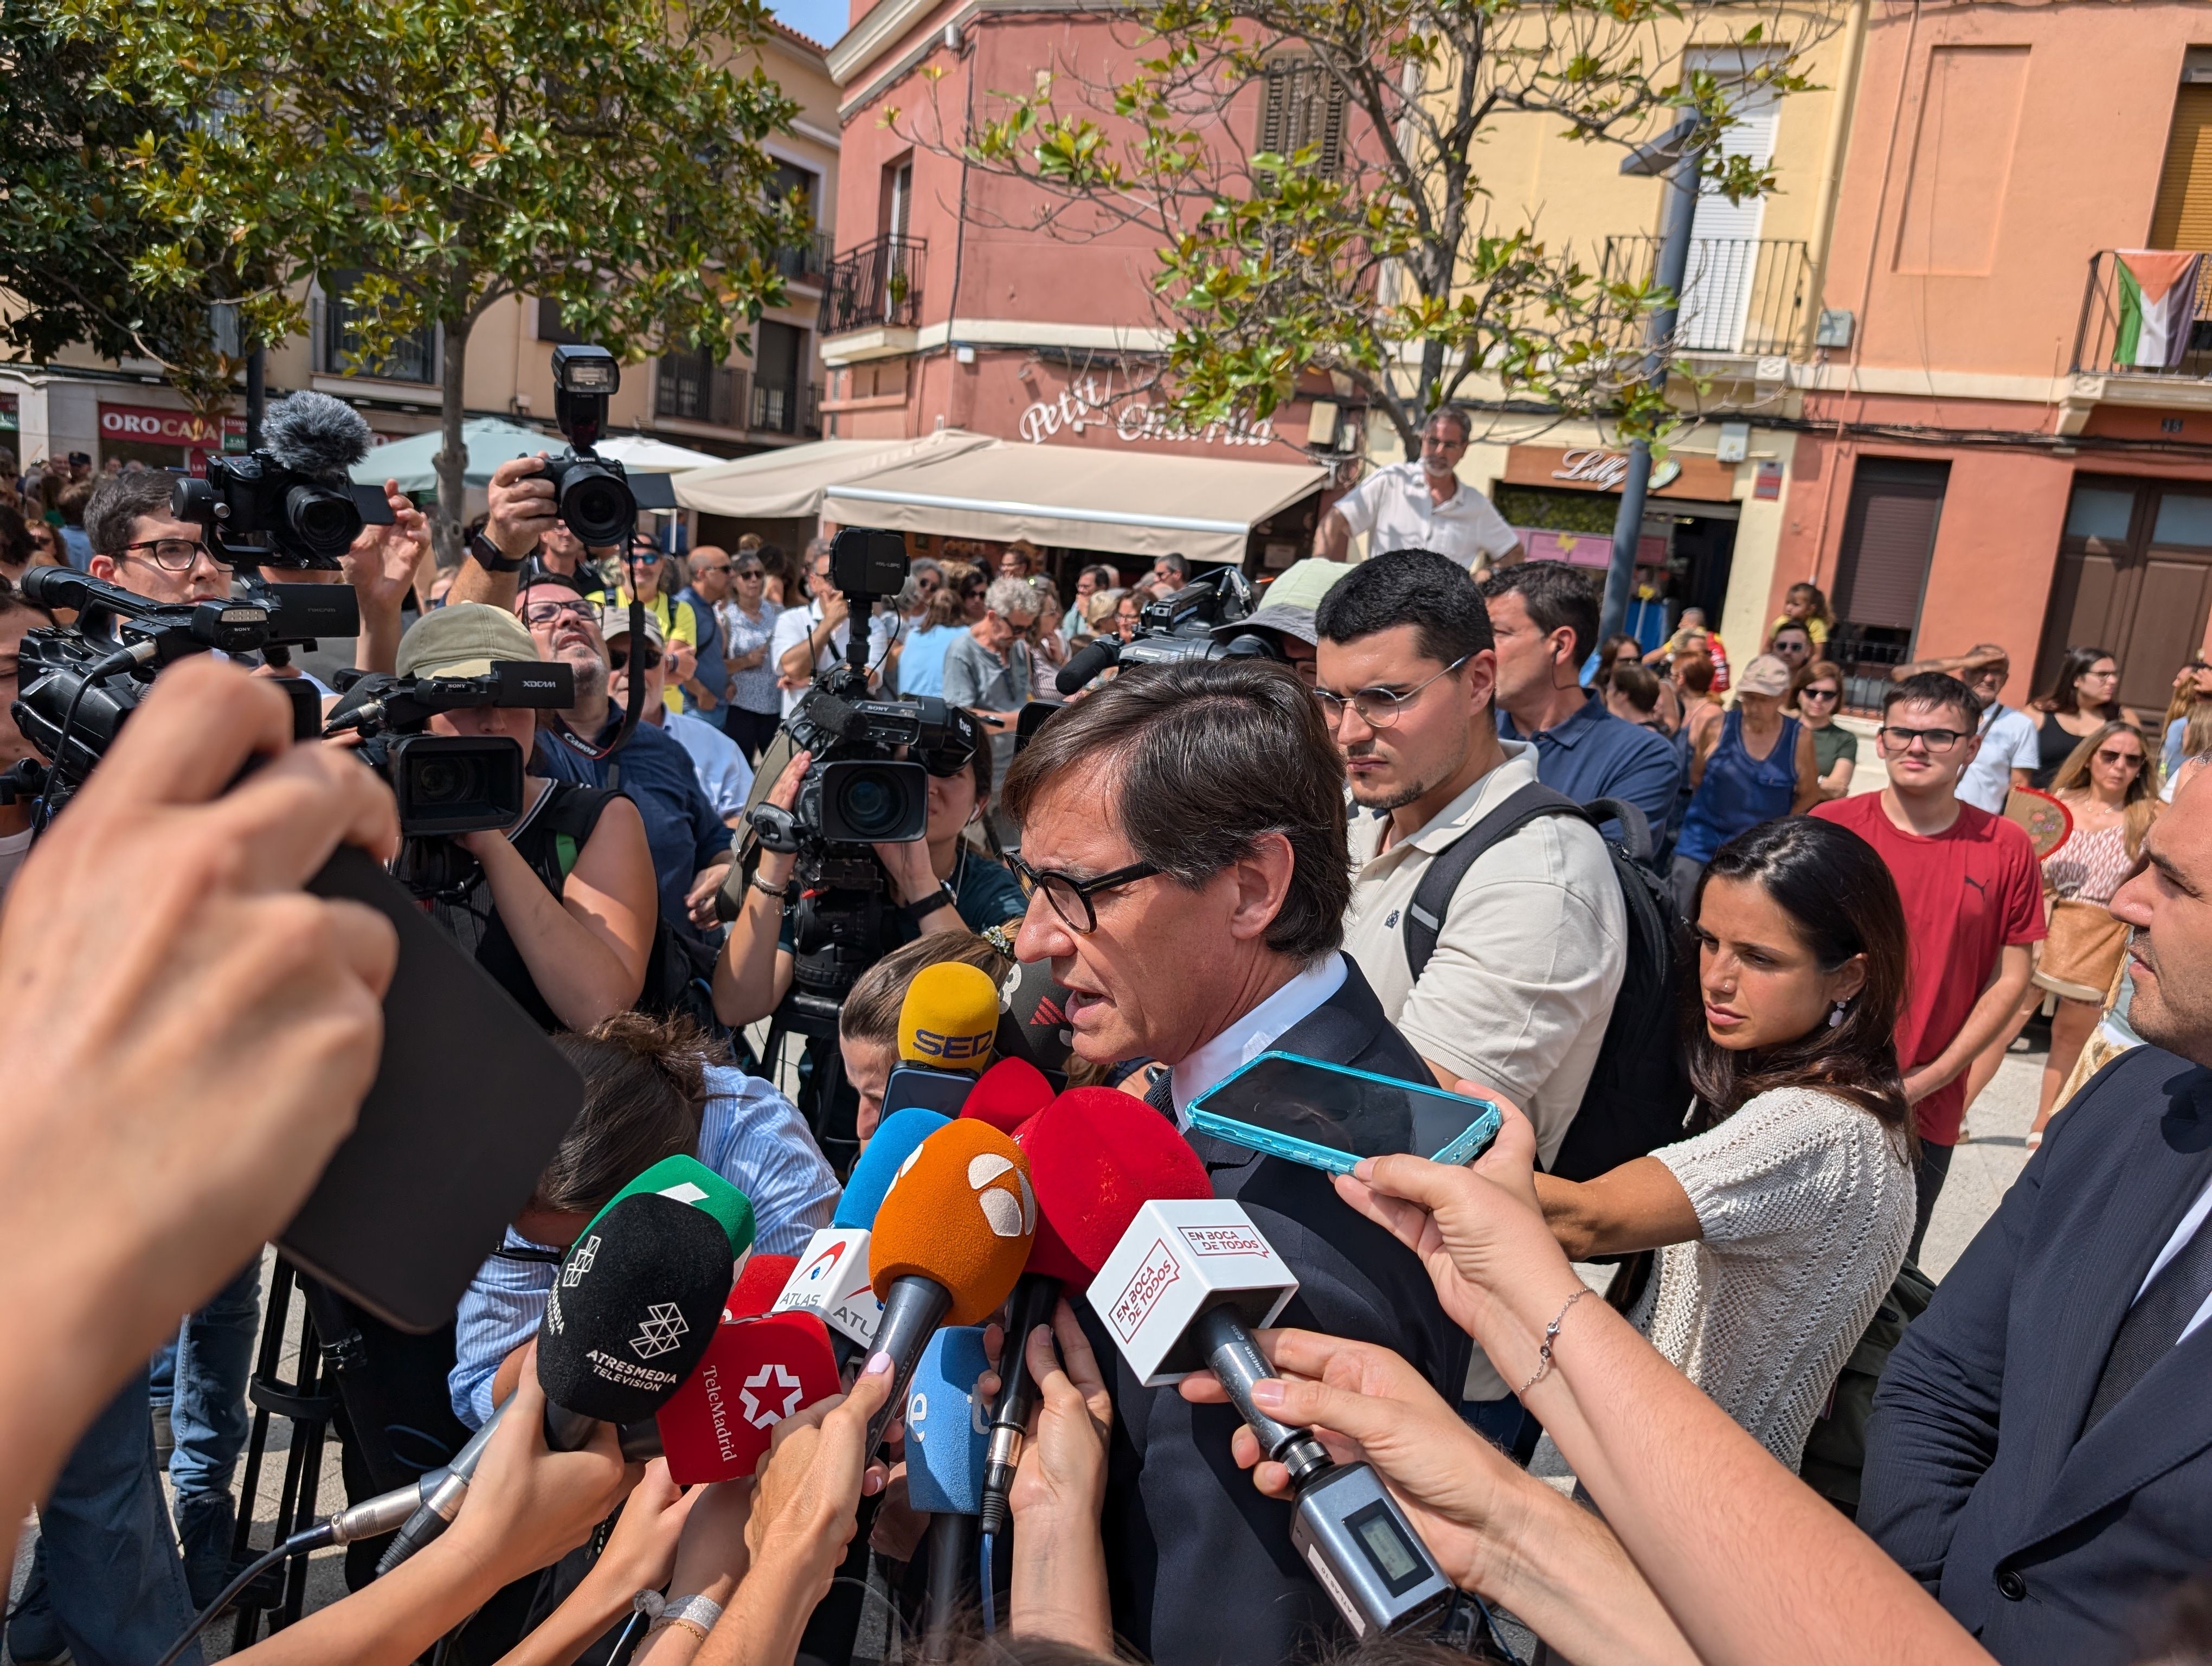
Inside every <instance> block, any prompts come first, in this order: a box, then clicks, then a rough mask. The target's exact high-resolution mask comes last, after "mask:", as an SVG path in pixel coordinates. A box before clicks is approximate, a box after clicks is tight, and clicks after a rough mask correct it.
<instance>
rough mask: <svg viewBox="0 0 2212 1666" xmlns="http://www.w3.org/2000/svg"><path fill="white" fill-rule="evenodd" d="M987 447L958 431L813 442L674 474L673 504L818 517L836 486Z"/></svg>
mask: <svg viewBox="0 0 2212 1666" xmlns="http://www.w3.org/2000/svg"><path fill="white" fill-rule="evenodd" d="M991 443H992V441H991V438H990V436H989V435H984V434H969V433H966V432H963V430H961V429H939V431H938V432H936V433H934V434H931V435H924V436H923V437H922V438H921V439H919V440H817V441H814V442H812V443H811V444H810V445H804V446H786V447H781V449H779V450H775V451H767V452H762V453H758V454H757V455H756V456H752V457H740V458H738V459H737V460H736V461H735V462H732V463H721V464H718V465H715V466H714V467H713V468H709V469H694V470H691V471H689V472H686V473H684V474H679V475H678V476H676V477H675V485H676V501H677V502H678V503H680V504H682V505H683V506H684V508H687V509H698V510H702V511H703V512H704V513H706V514H710V515H742V516H746V517H749V518H750V519H753V520H782V519H784V518H786V517H788V516H794V515H815V514H821V513H822V495H823V492H824V491H826V490H827V489H829V488H830V487H831V486H834V485H836V484H837V483H839V482H841V481H846V480H852V479H855V478H857V477H860V476H861V475H866V474H873V473H875V472H876V471H878V470H881V469H886V468H892V467H895V466H896V465H899V464H902V463H908V462H913V461H915V460H916V459H926V458H933V457H949V456H951V455H953V454H955V453H959V452H963V451H971V450H973V449H975V447H978V446H987V445H989V444H991Z"/></svg>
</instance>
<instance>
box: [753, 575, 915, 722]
mask: <svg viewBox="0 0 2212 1666" xmlns="http://www.w3.org/2000/svg"><path fill="white" fill-rule="evenodd" d="M806 593H807V596H808V597H809V600H808V602H807V604H806V605H805V607H787V608H785V609H784V611H782V612H781V613H780V614H778V615H777V616H776V621H775V635H774V636H773V637H771V638H770V639H769V650H768V652H769V659H770V660H773V661H774V662H775V669H776V686H777V687H778V688H781V690H783V714H784V715H785V716H786V717H788V716H790V715H791V712H792V708H793V707H794V706H796V705H798V703H799V696H802V695H804V694H805V692H806V690H808V689H809V688H810V687H811V686H812V685H813V682H814V679H815V678H817V676H819V675H820V674H821V673H822V672H825V671H827V670H829V667H830V666H832V665H834V664H836V662H837V661H838V660H842V658H844V655H845V643H846V641H847V638H848V635H849V634H850V633H849V632H848V629H847V623H848V621H847V615H848V613H849V611H851V610H850V609H849V607H848V605H847V603H846V600H845V593H844V592H843V591H842V590H840V589H838V588H837V587H836V585H835V584H834V583H833V582H831V581H830V575H829V539H828V538H816V539H815V540H814V541H813V542H812V543H811V544H808V545H807V546H806ZM898 626H899V618H898V614H897V612H896V611H895V610H892V609H888V608H887V609H885V610H884V611H883V612H881V613H878V614H877V615H875V616H874V617H872V618H871V619H870V620H869V621H868V685H869V686H870V687H871V688H873V687H875V686H876V684H878V682H880V681H881V680H882V674H883V673H882V666H883V665H884V658H885V656H886V655H888V654H890V649H891V643H892V642H893V641H895V640H896V637H897V635H898Z"/></svg>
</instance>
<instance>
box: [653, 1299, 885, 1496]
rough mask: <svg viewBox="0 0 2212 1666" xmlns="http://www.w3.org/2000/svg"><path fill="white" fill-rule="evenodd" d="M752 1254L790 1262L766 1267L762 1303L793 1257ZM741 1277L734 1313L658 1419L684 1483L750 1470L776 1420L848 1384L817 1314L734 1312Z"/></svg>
mask: <svg viewBox="0 0 2212 1666" xmlns="http://www.w3.org/2000/svg"><path fill="white" fill-rule="evenodd" d="M753 1260H754V1261H756V1262H758V1261H762V1260H767V1261H781V1262H784V1263H785V1268H784V1271H783V1273H782V1274H781V1275H780V1276H779V1277H777V1278H776V1279H775V1280H773V1281H769V1280H768V1279H767V1275H766V1274H763V1283H765V1284H766V1287H767V1295H766V1298H764V1299H763V1302H762V1305H763V1306H765V1304H766V1303H767V1302H769V1301H773V1300H775V1292H777V1291H779V1290H781V1288H782V1287H783V1280H784V1279H786V1278H788V1277H789V1276H790V1268H791V1264H792V1262H793V1257H791V1256H755V1257H753ZM743 1282H744V1281H743V1280H739V1286H740V1288H739V1290H733V1291H732V1292H730V1300H731V1303H732V1315H733V1316H726V1317H725V1319H724V1320H723V1322H722V1323H721V1324H720V1325H718V1326H716V1327H715V1329H714V1341H711V1342H709V1343H708V1345H707V1353H706V1357H705V1358H704V1359H702V1360H701V1361H700V1362H699V1368H698V1370H696V1371H693V1372H692V1373H691V1375H690V1377H689V1378H687V1379H686V1380H685V1382H684V1386H683V1387H682V1388H680V1389H677V1391H676V1394H675V1395H674V1397H673V1398H671V1400H670V1401H669V1402H668V1403H667V1404H666V1405H665V1406H663V1407H662V1408H660V1411H659V1414H658V1415H656V1416H655V1418H654V1419H653V1422H654V1425H655V1426H656V1427H658V1428H659V1431H660V1450H661V1453H662V1455H663V1456H665V1457H666V1458H667V1460H668V1474H669V1476H670V1478H671V1480H673V1481H675V1482H676V1483H677V1484H678V1486H680V1487H696V1486H698V1485H700V1484H702V1483H703V1482H707V1481H733V1480H738V1479H740V1478H743V1477H746V1476H750V1474H752V1473H753V1469H754V1467H755V1466H756V1465H757V1464H758V1463H759V1462H760V1459H761V1454H762V1453H763V1452H765V1451H767V1450H768V1448H769V1439H770V1438H771V1437H772V1436H773V1435H774V1434H775V1426H776V1425H777V1424H779V1423H781V1422H782V1421H783V1420H784V1419H785V1418H787V1417H789V1416H790V1415H791V1414H793V1412H795V1411H798V1410H799V1409H800V1408H803V1407H806V1406H811V1405H812V1404H813V1403H814V1402H816V1401H817V1400H821V1399H824V1398H826V1397H827V1396H829V1395H833V1394H836V1393H837V1392H839V1390H840V1389H842V1388H843V1386H844V1384H843V1383H842V1380H841V1379H840V1378H839V1377H838V1374H837V1356H836V1353H835V1352H834V1351H833V1350H832V1349H831V1348H830V1346H829V1330H828V1329H827V1328H826V1327H825V1326H824V1325H823V1322H822V1321H821V1319H820V1317H819V1316H817V1315H815V1314H812V1313H805V1312H790V1313H769V1314H763V1315H762V1316H757V1317H756V1316H735V1309H736V1306H737V1304H738V1298H739V1295H740V1293H741V1291H742V1288H743ZM747 1299H748V1300H750V1299H752V1298H751V1297H748V1298H747Z"/></svg>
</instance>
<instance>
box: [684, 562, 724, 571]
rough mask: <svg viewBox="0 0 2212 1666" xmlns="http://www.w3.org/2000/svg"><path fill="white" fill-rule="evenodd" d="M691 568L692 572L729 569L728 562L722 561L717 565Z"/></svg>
mask: <svg viewBox="0 0 2212 1666" xmlns="http://www.w3.org/2000/svg"><path fill="white" fill-rule="evenodd" d="M691 570H692V571H693V572H694V573H726V572H728V571H729V570H730V563H729V562H721V563H720V565H719V566H714V567H694V568H693V569H691Z"/></svg>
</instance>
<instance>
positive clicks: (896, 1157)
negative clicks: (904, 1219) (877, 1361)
mask: <svg viewBox="0 0 2212 1666" xmlns="http://www.w3.org/2000/svg"><path fill="white" fill-rule="evenodd" d="M948 1126H950V1122H949V1119H947V1118H945V1117H943V1116H939V1115H938V1114H937V1113H936V1112H935V1111H933V1110H920V1109H915V1110H902V1111H898V1112H896V1113H895V1114H893V1115H892V1116H887V1117H885V1118H884V1121H883V1123H882V1125H881V1126H880V1127H878V1128H877V1129H876V1132H875V1134H874V1136H873V1137H872V1139H870V1140H869V1141H868V1146H867V1149H866V1151H863V1152H861V1153H860V1161H859V1162H857V1163H855V1164H854V1165H853V1173H852V1177H851V1178H850V1179H848V1181H847V1182H846V1183H845V1192H844V1195H843V1196H842V1197H840V1198H839V1199H838V1200H837V1211H836V1213H835V1214H833V1215H831V1216H830V1217H829V1225H827V1226H825V1227H823V1229H822V1230H821V1231H817V1233H815V1235H814V1236H813V1237H811V1238H809V1239H808V1240H807V1243H806V1248H805V1249H804V1250H803V1251H802V1252H800V1254H799V1257H798V1261H797V1264H796V1266H795V1267H794V1268H793V1271H792V1273H791V1274H790V1276H789V1277H788V1278H787V1279H786V1280H785V1281H784V1286H783V1289H782V1290H781V1292H779V1293H778V1294H777V1296H776V1298H775V1301H773V1302H772V1303H770V1304H769V1311H770V1312H772V1313H792V1312H805V1313H811V1314H814V1315H815V1316H817V1317H818V1318H819V1319H821V1321H822V1322H823V1323H824V1324H826V1325H828V1326H829V1329H830V1331H831V1333H832V1335H833V1337H834V1339H835V1341H836V1348H837V1353H838V1362H839V1363H840V1364H841V1365H842V1364H844V1363H845V1362H847V1361H848V1360H849V1359H851V1358H852V1357H853V1355H854V1353H857V1352H859V1351H860V1350H861V1349H864V1348H866V1347H871V1346H872V1345H873V1343H874V1341H875V1340H876V1326H877V1324H878V1322H880V1321H881V1319H882V1318H883V1311H884V1309H883V1304H882V1303H881V1302H879V1301H878V1300H877V1299H876V1292H875V1291H874V1290H873V1288H872V1287H871V1286H870V1285H869V1282H868V1237H869V1230H868V1229H869V1228H870V1227H871V1226H872V1225H874V1223H875V1219H876V1211H877V1210H878V1209H879V1208H880V1207H882V1206H883V1201H884V1195H885V1194H886V1193H887V1192H889V1191H890V1189H891V1183H892V1182H893V1181H895V1180H896V1179H897V1178H898V1176H899V1170H900V1167H901V1165H902V1164H904V1163H905V1162H906V1160H907V1159H908V1158H910V1157H912V1156H913V1155H914V1153H915V1150H916V1149H917V1148H918V1147H919V1146H921V1142H922V1141H923V1140H926V1139H927V1138H928V1137H929V1136H930V1135H931V1134H934V1133H935V1132H936V1131H937V1130H938V1129H939V1128H945V1127H948Z"/></svg>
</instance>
